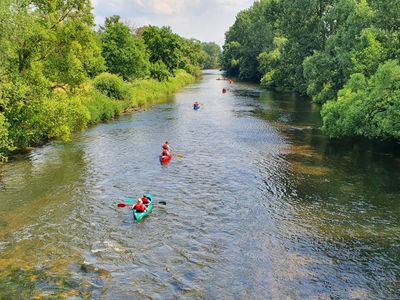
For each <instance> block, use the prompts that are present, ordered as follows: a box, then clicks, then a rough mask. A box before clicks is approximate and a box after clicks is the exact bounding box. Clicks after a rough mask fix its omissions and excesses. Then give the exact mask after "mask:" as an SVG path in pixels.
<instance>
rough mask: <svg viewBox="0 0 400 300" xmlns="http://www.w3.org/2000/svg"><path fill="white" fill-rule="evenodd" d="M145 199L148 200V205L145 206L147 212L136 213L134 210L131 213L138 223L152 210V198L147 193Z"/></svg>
mask: <svg viewBox="0 0 400 300" xmlns="http://www.w3.org/2000/svg"><path fill="white" fill-rule="evenodd" d="M147 198H149V199H150V204H149V205H148V206H147V210H146V211H145V212H139V213H138V212H136V210H134V211H133V218H134V219H135V220H136V221H138V222H140V221H141V220H142V219H143V218H144V217H147V216H148V215H149V214H150V213H151V212H152V210H153V208H154V201H153V196H152V195H151V194H150V193H147Z"/></svg>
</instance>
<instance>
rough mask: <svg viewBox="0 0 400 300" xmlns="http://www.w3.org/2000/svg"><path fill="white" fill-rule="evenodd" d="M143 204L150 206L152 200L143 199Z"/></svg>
mask: <svg viewBox="0 0 400 300" xmlns="http://www.w3.org/2000/svg"><path fill="white" fill-rule="evenodd" d="M142 201H143V204H149V203H150V199H149V198H147V197H143V198H142Z"/></svg>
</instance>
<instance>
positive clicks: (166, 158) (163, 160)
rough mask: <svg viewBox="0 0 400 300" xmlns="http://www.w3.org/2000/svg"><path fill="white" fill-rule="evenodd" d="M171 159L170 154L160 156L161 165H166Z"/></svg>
mask: <svg viewBox="0 0 400 300" xmlns="http://www.w3.org/2000/svg"><path fill="white" fill-rule="evenodd" d="M171 159H172V154H170V155H164V156H162V155H161V156H160V162H161V164H162V165H166V164H168V163H169V162H170V161H171Z"/></svg>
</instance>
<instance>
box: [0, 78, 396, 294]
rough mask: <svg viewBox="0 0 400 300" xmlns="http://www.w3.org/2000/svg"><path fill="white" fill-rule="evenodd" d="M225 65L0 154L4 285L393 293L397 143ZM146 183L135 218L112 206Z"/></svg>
mask: <svg viewBox="0 0 400 300" xmlns="http://www.w3.org/2000/svg"><path fill="white" fill-rule="evenodd" d="M220 76H221V75H220V74H219V73H217V72H212V71H210V72H208V73H205V75H204V77H203V80H202V81H200V82H199V83H197V84H194V85H191V86H189V87H188V88H186V89H185V90H183V91H182V92H180V93H178V94H177V95H176V96H174V97H172V98H171V99H170V100H169V101H168V102H167V103H164V104H159V105H154V106H152V107H151V108H150V109H149V110H146V111H143V112H139V113H135V114H132V115H125V116H123V117H121V118H120V119H118V120H116V121H114V122H110V123H107V124H101V125H98V126H96V127H93V128H91V129H89V130H87V131H85V132H84V133H81V134H78V135H77V136H76V137H75V139H74V141H73V142H72V143H70V144H66V145H65V144H62V143H59V142H54V143H51V144H49V145H46V146H44V147H41V148H38V149H35V150H33V151H32V152H31V153H30V154H29V155H27V156H23V157H19V158H17V159H16V160H15V161H13V162H12V163H9V164H6V165H4V166H2V167H0V270H1V275H0V298H4V299H6V298H8V297H10V296H11V295H14V296H15V295H19V296H21V297H24V298H29V297H34V296H44V297H50V296H54V297H69V298H74V297H75V298H88V299H131V298H135V299H141V298H155V299H175V298H206V299H215V298H219V299H221V298H222V299H232V298H233V299H287V298H288V297H290V298H291V299H398V298H399V297H400V292H399V291H400V281H399V279H400V217H399V215H400V200H399V199H400V155H399V153H400V151H399V145H398V144H391V145H386V144H385V145H384V146H382V144H379V145H374V144H373V143H366V142H363V141H346V142H343V141H342V142H333V141H329V140H328V139H326V138H325V137H324V136H323V135H322V134H321V132H320V130H319V129H318V128H319V127H320V125H321V124H320V117H319V108H318V107H317V106H314V105H312V104H311V103H310V102H309V101H308V100H306V99H302V98H299V97H297V96H294V95H287V94H276V93H271V92H267V91H262V90H261V89H259V88H258V87H257V86H255V85H248V84H242V83H234V84H232V85H229V84H228V83H227V82H225V81H217V80H216V79H217V78H218V77H220ZM228 86H229V91H228V93H226V94H222V93H221V91H222V88H223V87H228ZM196 100H197V101H199V102H200V103H201V104H202V106H201V109H200V110H199V111H194V110H193V109H192V104H193V102H194V101H196ZM165 140H168V141H169V142H170V144H171V146H172V147H173V149H174V150H175V151H176V152H177V153H180V154H182V155H183V156H184V157H183V158H179V157H176V156H175V157H174V158H173V160H172V161H171V163H170V164H169V165H168V166H161V165H160V164H159V161H158V155H159V153H160V152H161V148H160V145H161V144H162V143H163V142H164V141H165ZM147 191H149V192H151V193H152V194H153V196H154V199H155V200H160V201H161V200H162V201H166V202H167V205H166V206H159V207H156V208H155V210H154V211H153V213H152V214H151V215H150V216H149V217H148V218H146V219H145V220H144V221H143V222H142V223H135V222H134V221H133V220H132V215H131V212H130V211H129V209H128V208H117V203H119V202H123V200H124V198H125V197H138V196H140V195H141V194H142V193H144V192H147Z"/></svg>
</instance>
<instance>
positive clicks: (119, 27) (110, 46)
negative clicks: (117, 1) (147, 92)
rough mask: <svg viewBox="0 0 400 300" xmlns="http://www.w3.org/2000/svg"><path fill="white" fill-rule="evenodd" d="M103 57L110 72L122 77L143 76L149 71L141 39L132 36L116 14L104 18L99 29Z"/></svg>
mask: <svg viewBox="0 0 400 300" xmlns="http://www.w3.org/2000/svg"><path fill="white" fill-rule="evenodd" d="M100 37H101V41H102V45H103V51H102V54H103V57H104V58H105V60H106V64H107V68H108V70H109V71H110V72H111V73H115V74H118V75H120V76H122V77H123V78H124V79H129V78H132V77H133V78H144V77H146V75H147V74H148V73H149V57H148V53H147V51H146V50H145V45H144V43H143V40H142V39H140V38H137V37H134V36H132V34H131V31H130V29H129V28H128V27H127V26H126V25H124V24H122V23H121V22H120V20H119V17H118V16H113V17H110V18H106V21H105V25H104V27H102V30H101V34H100Z"/></svg>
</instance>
